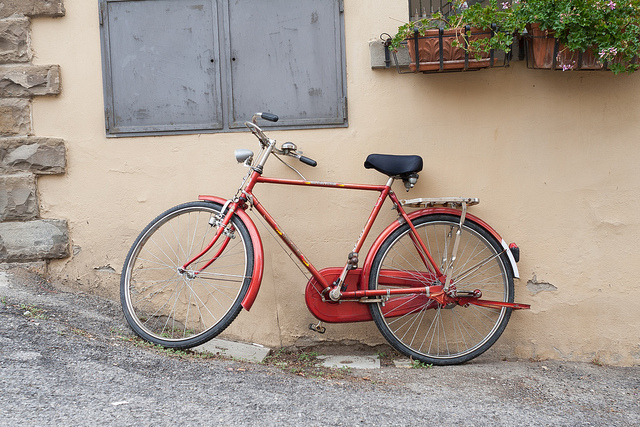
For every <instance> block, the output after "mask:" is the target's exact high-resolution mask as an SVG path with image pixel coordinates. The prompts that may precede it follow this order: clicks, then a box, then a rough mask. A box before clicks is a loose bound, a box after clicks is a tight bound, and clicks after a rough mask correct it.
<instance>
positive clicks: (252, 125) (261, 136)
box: [244, 113, 318, 167]
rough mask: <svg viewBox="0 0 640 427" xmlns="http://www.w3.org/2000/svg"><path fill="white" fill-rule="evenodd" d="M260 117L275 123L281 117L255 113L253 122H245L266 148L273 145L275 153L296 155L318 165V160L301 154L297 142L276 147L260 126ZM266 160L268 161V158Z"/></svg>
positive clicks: (297, 157) (311, 164)
mask: <svg viewBox="0 0 640 427" xmlns="http://www.w3.org/2000/svg"><path fill="white" fill-rule="evenodd" d="M258 119H263V120H268V121H270V122H274V123H275V122H277V121H278V120H279V117H278V116H277V115H275V114H272V113H255V114H254V115H253V117H252V118H251V122H244V124H245V126H247V127H248V128H249V130H250V131H251V132H252V133H253V134H254V135H255V136H256V137H257V138H258V140H259V141H260V144H261V145H262V146H263V147H264V148H266V147H267V146H270V147H272V148H271V150H272V152H274V154H282V155H285V156H291V157H295V158H296V159H298V160H300V161H301V162H302V163H304V164H305V165H308V166H311V167H316V166H317V165H318V162H316V161H315V160H313V159H311V158H309V157H306V156H302V155H300V154H299V153H298V152H297V148H296V146H295V144H292V143H290V142H285V143H284V144H282V148H280V149H278V148H276V147H275V141H273V140H270V139H269V138H268V137H267V135H265V133H264V132H263V131H262V129H260V127H259V126H258V123H257V120H258ZM288 144H290V145H288ZM285 147H286V148H285ZM267 156H268V155H267ZM264 160H265V161H266V158H265V159H264Z"/></svg>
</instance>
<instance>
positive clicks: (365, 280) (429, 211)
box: [360, 207, 520, 289]
mask: <svg viewBox="0 0 640 427" xmlns="http://www.w3.org/2000/svg"><path fill="white" fill-rule="evenodd" d="M433 214H448V215H455V216H460V215H461V214H462V212H461V211H459V210H458V209H453V208H442V207H434V208H426V209H420V210H418V211H415V212H411V213H409V214H408V216H409V219H411V220H413V219H414V218H417V217H420V216H423V215H433ZM465 221H471V222H473V223H475V224H477V225H478V226H480V227H482V228H484V229H485V230H487V231H488V232H489V233H490V234H491V235H492V236H493V237H495V238H496V240H497V241H498V242H500V245H502V247H503V248H504V249H506V254H507V258H509V263H510V264H511V268H512V270H513V276H514V277H516V278H518V279H519V278H520V273H519V272H518V266H517V265H516V260H515V258H514V257H513V254H512V253H511V250H510V249H509V246H508V245H507V243H506V242H505V241H504V239H503V238H502V237H501V236H500V235H499V234H498V232H497V231H495V230H494V229H493V228H492V227H491V226H490V225H489V224H487V223H486V222H484V221H483V220H481V219H480V218H478V217H477V216H475V215H472V214H470V213H467V215H466V217H465ZM402 224H403V222H400V221H398V220H396V221H393V222H392V223H391V224H390V225H389V226H388V227H387V228H385V229H384V230H383V231H382V233H380V235H379V236H378V237H377V238H376V240H375V241H374V242H373V244H372V245H371V249H369V252H368V253H367V257H366V258H365V260H364V265H363V267H362V270H363V277H362V281H361V282H360V284H361V286H362V287H363V289H366V288H368V286H369V274H370V272H371V266H372V264H373V258H374V256H375V254H376V253H377V252H378V250H379V249H380V246H382V243H383V242H384V241H385V239H386V238H387V237H389V235H390V234H391V233H393V232H394V231H395V230H396V229H397V228H398V227H400V226H401V225H402Z"/></svg>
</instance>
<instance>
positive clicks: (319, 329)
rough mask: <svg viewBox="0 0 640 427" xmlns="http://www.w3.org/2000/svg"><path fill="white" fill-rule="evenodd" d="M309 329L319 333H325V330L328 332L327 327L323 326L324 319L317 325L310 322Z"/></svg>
mask: <svg viewBox="0 0 640 427" xmlns="http://www.w3.org/2000/svg"><path fill="white" fill-rule="evenodd" d="M309 329H311V330H312V331H315V332H317V333H319V334H324V333H325V332H327V328H325V327H324V326H322V321H320V322H318V324H317V325H314V324H313V323H309Z"/></svg>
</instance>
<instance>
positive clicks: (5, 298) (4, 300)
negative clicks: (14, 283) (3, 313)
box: [0, 297, 7, 305]
mask: <svg viewBox="0 0 640 427" xmlns="http://www.w3.org/2000/svg"><path fill="white" fill-rule="evenodd" d="M0 302H1V303H2V304H4V305H7V297H2V298H0Z"/></svg>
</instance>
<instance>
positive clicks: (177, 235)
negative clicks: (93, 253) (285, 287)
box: [120, 202, 254, 348]
mask: <svg viewBox="0 0 640 427" xmlns="http://www.w3.org/2000/svg"><path fill="white" fill-rule="evenodd" d="M221 209H222V206H221V205H219V204H217V203H213V202H191V203H185V204H183V205H179V206H176V207H174V208H171V209H169V210H168V211H166V212H164V213H162V214H161V215H159V216H158V217H157V218H156V219H154V220H153V221H152V222H151V223H150V224H149V225H148V226H147V227H146V228H145V229H144V230H143V231H142V233H140V235H139V236H138V238H137V239H136V241H135V242H134V244H133V246H132V247H131V250H130V251H129V254H128V255H127V258H126V260H125V262H124V266H123V268H122V276H121V279H120V300H121V303H122V309H123V311H124V315H125V318H126V319H127V322H128V323H129V325H130V326H131V328H132V329H133V330H134V331H135V332H136V333H137V334H138V335H139V336H140V337H142V338H144V339H145V340H147V341H150V342H152V343H155V344H159V345H162V346H164V347H172V348H189V347H194V346H196V345H200V344H203V343H204V342H206V341H208V340H210V339H211V338H213V337H215V336H216V335H218V334H219V333H220V332H222V331H223V330H224V329H225V328H226V327H227V326H229V324H230V323H231V322H232V321H233V320H234V319H235V318H236V316H237V315H238V313H239V312H240V310H241V309H242V307H241V302H242V300H243V298H244V296H245V295H246V293H247V290H248V288H249V284H250V282H251V274H252V272H253V262H254V256H253V245H252V243H251V237H250V235H249V231H248V230H247V227H246V226H245V224H244V223H243V222H242V221H241V220H240V219H239V218H238V217H237V216H234V217H233V218H232V219H231V222H230V223H229V227H228V229H227V233H226V234H222V235H221V236H220V238H219V239H218V241H217V242H216V244H215V245H214V246H213V247H212V248H211V249H210V250H209V251H208V252H207V253H206V254H205V255H204V256H202V257H201V258H200V259H198V260H197V261H195V262H194V263H193V264H191V265H190V266H188V268H187V269H182V266H183V265H184V264H185V263H186V262H187V261H189V260H191V259H192V258H193V257H195V256H196V255H197V254H199V253H200V252H201V251H202V250H203V249H204V248H206V247H207V245H209V243H210V242H211V241H212V238H213V237H214V235H215V234H216V231H217V227H216V225H215V217H216V215H218V214H219V213H220V210H221ZM216 255H217V258H216V259H215V261H213V262H212V263H211V264H210V265H209V266H207V267H206V268H204V267H205V264H206V263H207V262H208V261H210V260H211V259H212V258H214V257H216Z"/></svg>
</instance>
